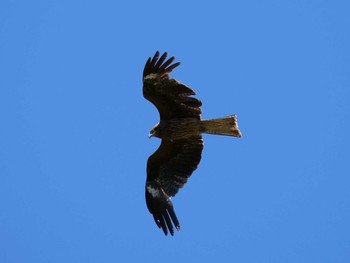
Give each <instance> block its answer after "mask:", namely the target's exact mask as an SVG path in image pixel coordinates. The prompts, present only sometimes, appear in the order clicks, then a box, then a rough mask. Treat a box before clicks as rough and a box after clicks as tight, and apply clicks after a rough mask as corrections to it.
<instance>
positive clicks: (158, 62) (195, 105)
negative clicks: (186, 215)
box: [143, 51, 241, 235]
mask: <svg viewBox="0 0 350 263" xmlns="http://www.w3.org/2000/svg"><path fill="white" fill-rule="evenodd" d="M166 57H167V53H164V54H163V55H162V56H161V57H159V52H158V51H157V52H156V54H155V55H154V57H153V58H149V59H148V60H147V62H146V65H145V68H144V72H143V95H144V97H145V98H146V99H148V100H149V101H151V102H152V103H153V104H154V105H155V106H156V107H157V109H158V111H159V115H160V122H159V123H158V124H157V125H155V126H154V127H153V128H152V130H151V131H150V137H158V138H161V139H162V142H161V145H160V146H159V148H158V149H157V151H156V152H155V153H153V154H152V155H151V156H150V157H149V158H148V161H147V180H146V203H147V207H148V210H149V211H150V213H151V214H152V215H153V218H154V221H155V222H156V224H157V226H158V227H159V228H162V230H163V232H164V234H165V235H167V234H168V232H170V234H171V235H173V234H174V226H175V228H176V229H177V230H180V223H179V220H178V219H177V216H176V214H175V212H174V208H173V204H172V202H171V197H172V196H175V195H176V193H177V192H178V191H179V189H180V188H182V187H183V186H184V184H185V183H186V182H187V180H188V178H189V177H190V176H191V174H192V173H193V171H194V170H195V169H196V168H197V166H198V164H199V162H200V160H201V154H202V150H203V139H202V136H201V134H202V133H209V134H218V135H228V136H235V137H241V133H240V131H239V128H238V125H237V120H236V115H230V116H228V117H224V118H217V119H210V120H202V119H201V113H202V111H201V109H200V106H201V105H202V103H201V101H200V100H198V99H197V98H194V97H191V96H193V95H195V92H194V91H193V90H192V89H191V88H189V87H187V86H186V85H184V84H182V83H180V82H178V81H177V80H175V79H170V78H169V74H170V72H171V71H172V70H173V69H174V68H176V67H177V66H179V65H180V63H179V62H177V63H174V64H172V62H173V61H174V57H171V58H169V59H168V60H166Z"/></svg>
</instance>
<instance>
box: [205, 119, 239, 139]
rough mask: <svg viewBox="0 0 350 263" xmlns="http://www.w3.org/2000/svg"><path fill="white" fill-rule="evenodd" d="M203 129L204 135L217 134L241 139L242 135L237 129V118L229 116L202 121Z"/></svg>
mask: <svg viewBox="0 0 350 263" xmlns="http://www.w3.org/2000/svg"><path fill="white" fill-rule="evenodd" d="M201 123H202V125H203V127H204V133H209V134H219V135H227V136H235V137H239V138H241V137H242V134H241V132H240V130H239V128H238V123H237V116H236V115H230V116H227V117H224V118H217V119H210V120H202V121H201Z"/></svg>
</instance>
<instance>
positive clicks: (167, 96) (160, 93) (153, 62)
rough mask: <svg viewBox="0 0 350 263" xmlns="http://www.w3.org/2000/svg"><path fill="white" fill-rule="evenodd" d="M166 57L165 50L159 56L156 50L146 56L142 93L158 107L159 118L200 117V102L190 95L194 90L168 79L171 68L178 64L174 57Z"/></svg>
mask: <svg viewBox="0 0 350 263" xmlns="http://www.w3.org/2000/svg"><path fill="white" fill-rule="evenodd" d="M166 58H167V53H166V52H165V53H164V54H163V55H162V56H161V57H160V58H159V52H158V51H157V52H156V53H155V54H154V56H153V58H148V60H147V62H146V64H145V67H144V70H143V95H144V97H145V98H146V99H147V100H149V101H150V102H152V103H153V104H154V105H155V106H156V107H157V109H158V111H159V114H160V118H161V119H171V118H186V117H194V118H198V119H200V115H201V113H202V111H201V109H200V106H202V102H201V101H200V100H199V99H197V98H193V97H190V96H192V95H195V94H196V93H195V91H194V90H192V89H191V88H190V87H188V86H186V85H185V84H182V83H180V82H178V81H177V80H175V79H170V78H169V75H170V73H171V71H172V70H173V69H175V68H176V67H177V66H179V65H180V62H176V63H174V64H172V63H173V61H174V60H175V58H174V57H171V58H169V59H168V60H166Z"/></svg>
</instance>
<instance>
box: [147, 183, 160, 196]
mask: <svg viewBox="0 0 350 263" xmlns="http://www.w3.org/2000/svg"><path fill="white" fill-rule="evenodd" d="M147 192H149V193H150V194H151V196H152V197H153V198H156V197H159V196H160V191H159V189H157V188H153V187H152V186H150V185H147Z"/></svg>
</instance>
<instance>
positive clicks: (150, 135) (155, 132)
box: [148, 122, 160, 138]
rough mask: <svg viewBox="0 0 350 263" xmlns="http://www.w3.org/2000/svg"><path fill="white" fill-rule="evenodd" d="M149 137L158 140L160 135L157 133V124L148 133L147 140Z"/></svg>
mask: <svg viewBox="0 0 350 263" xmlns="http://www.w3.org/2000/svg"><path fill="white" fill-rule="evenodd" d="M151 137H158V138H160V133H159V122H158V123H157V124H156V125H154V126H153V127H152V129H151V130H150V131H149V134H148V138H151Z"/></svg>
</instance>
